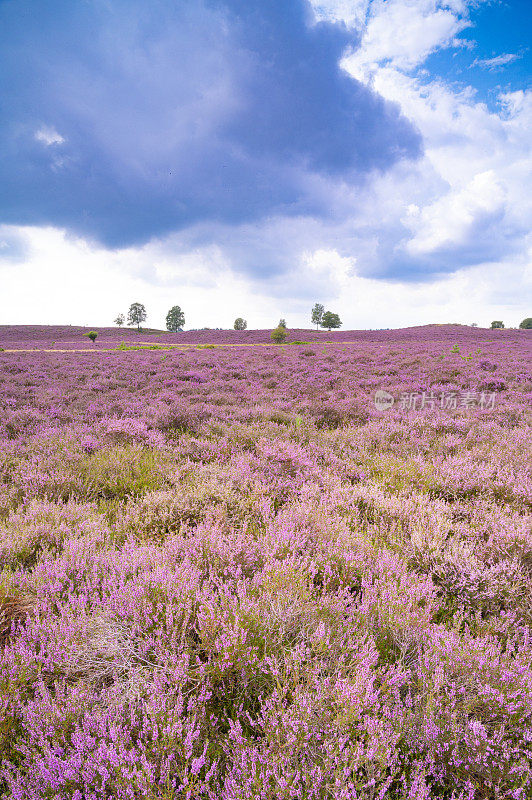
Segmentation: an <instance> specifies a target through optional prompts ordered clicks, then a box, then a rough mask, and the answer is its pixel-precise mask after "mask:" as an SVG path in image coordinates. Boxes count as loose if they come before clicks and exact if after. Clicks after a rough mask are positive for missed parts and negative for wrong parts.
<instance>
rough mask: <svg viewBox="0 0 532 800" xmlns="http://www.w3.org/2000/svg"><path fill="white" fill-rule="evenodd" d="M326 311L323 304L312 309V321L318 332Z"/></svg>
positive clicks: (317, 304) (318, 304)
mask: <svg viewBox="0 0 532 800" xmlns="http://www.w3.org/2000/svg"><path fill="white" fill-rule="evenodd" d="M324 311H325V308H324V307H323V306H322V304H321V303H316V305H315V306H314V308H313V309H312V317H311V319H312V324H313V325H315V326H316V330H318V325H320V324H321V320H322V317H323V313H324Z"/></svg>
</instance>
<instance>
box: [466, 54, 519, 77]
mask: <svg viewBox="0 0 532 800" xmlns="http://www.w3.org/2000/svg"><path fill="white" fill-rule="evenodd" d="M522 57H523V55H522V53H502V54H501V55H500V56H493V58H475V60H474V61H473V63H472V64H471V66H472V67H484V68H485V69H489V70H490V72H495V71H496V70H498V69H501V68H502V67H506V66H507V65H508V64H512V63H513V62H514V61H517V60H518V59H520V58H522Z"/></svg>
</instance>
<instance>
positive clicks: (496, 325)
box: [491, 319, 504, 329]
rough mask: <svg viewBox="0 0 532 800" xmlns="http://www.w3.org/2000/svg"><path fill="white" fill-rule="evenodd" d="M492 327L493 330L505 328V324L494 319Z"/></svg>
mask: <svg viewBox="0 0 532 800" xmlns="http://www.w3.org/2000/svg"><path fill="white" fill-rule="evenodd" d="M491 327H492V328H493V329H495V328H504V322H503V321H502V320H500V319H494V320H493V322H492V323H491Z"/></svg>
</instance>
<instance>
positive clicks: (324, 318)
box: [115, 303, 532, 333]
mask: <svg viewBox="0 0 532 800" xmlns="http://www.w3.org/2000/svg"><path fill="white" fill-rule="evenodd" d="M146 316H147V315H146V308H145V306H144V305H143V304H142V303H131V305H130V306H129V311H128V312H127V324H128V325H136V326H137V330H140V326H141V324H142V323H143V322H144V320H145V319H146ZM310 318H311V321H312V324H313V325H315V326H316V330H318V327H322V328H327V330H329V331H330V330H332V329H333V328H340V327H341V325H342V322H341V320H340V317H339V316H338V314H335V313H334V312H333V311H325V308H324V306H323V305H322V304H321V303H316V304H315V305H314V308H313V309H312V312H311V317H310ZM125 321H126V320H125V317H124V315H123V314H119V315H118V316H117V318H116V319H115V324H116V325H118V326H119V327H122V325H123V324H124V322H125ZM247 326H248V323H247V321H246V320H245V319H244V318H243V317H237V318H236V319H235V322H234V324H233V328H234V329H235V331H245V330H246V328H247ZM473 326H474V327H477V326H476V323H473ZM184 327H185V314H184V313H183V311H182V310H181V308H180V306H172V308H171V309H170V311H169V312H168V314H167V315H166V329H167V330H168V331H171V332H172V333H177V332H178V331H182V330H183V328H184ZM491 327H492V328H494V329H496V328H504V322H502V320H500V319H496V320H493V322H492V323H491ZM519 327H520V328H524V329H528V330H530V329H532V317H526V319H524V320H523V321H522V322H521V323H520V324H519ZM277 328H284V329H285V330H286V320H285V319H281V320H279V324H278V326H277Z"/></svg>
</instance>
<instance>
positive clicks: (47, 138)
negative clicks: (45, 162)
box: [35, 125, 65, 147]
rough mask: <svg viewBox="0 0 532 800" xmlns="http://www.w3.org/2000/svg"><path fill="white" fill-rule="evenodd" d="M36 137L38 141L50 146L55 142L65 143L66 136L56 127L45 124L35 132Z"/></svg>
mask: <svg viewBox="0 0 532 800" xmlns="http://www.w3.org/2000/svg"><path fill="white" fill-rule="evenodd" d="M35 139H36V141H38V142H42V144H44V145H46V147H50V145H53V144H63V143H64V141H65V139H64V137H63V136H61V134H60V133H58V132H57V131H56V129H55V128H50V127H48V126H47V125H43V126H42V127H41V128H39V130H38V131H36V132H35Z"/></svg>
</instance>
